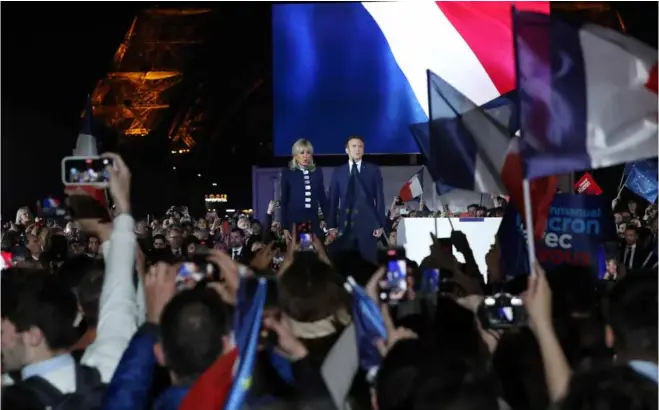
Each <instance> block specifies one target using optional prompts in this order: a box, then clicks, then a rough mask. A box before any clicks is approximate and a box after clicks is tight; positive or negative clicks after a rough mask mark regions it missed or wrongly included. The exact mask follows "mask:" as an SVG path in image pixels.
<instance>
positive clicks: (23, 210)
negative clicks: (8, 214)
mask: <svg viewBox="0 0 659 410" xmlns="http://www.w3.org/2000/svg"><path fill="white" fill-rule="evenodd" d="M23 215H27V216H29V217H30V220H32V212H31V211H30V208H28V207H27V206H22V207H20V208H19V209H18V211H16V225H20V224H21V217H22V216H23Z"/></svg>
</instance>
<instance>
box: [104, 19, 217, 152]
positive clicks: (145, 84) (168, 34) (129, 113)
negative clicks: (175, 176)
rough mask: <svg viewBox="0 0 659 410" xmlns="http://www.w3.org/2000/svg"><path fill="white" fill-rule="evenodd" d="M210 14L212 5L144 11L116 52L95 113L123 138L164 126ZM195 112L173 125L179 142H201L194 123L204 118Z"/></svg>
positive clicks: (174, 134)
mask: <svg viewBox="0 0 659 410" xmlns="http://www.w3.org/2000/svg"><path fill="white" fill-rule="evenodd" d="M210 14H211V10H210V9H161V8H152V9H147V10H144V11H142V12H140V13H139V14H138V15H137V16H136V17H135V18H134V19H133V22H132V24H131V26H130V29H129V30H128V32H127V33H126V35H125V37H124V41H123V42H122V43H121V45H120V46H119V48H118V49H117V51H116V53H115V55H114V58H113V62H112V67H111V70H110V72H109V73H108V74H107V76H106V77H105V78H103V79H102V80H100V81H99V82H98V83H97V85H96V88H95V89H94V92H93V93H92V97H91V99H92V105H93V107H94V116H95V117H96V118H98V119H100V120H101V121H102V122H104V123H105V125H106V126H107V127H109V128H112V129H114V130H115V131H116V132H117V133H118V134H119V135H120V138H134V137H144V136H146V135H148V134H149V133H151V132H152V131H153V130H155V129H156V128H157V127H158V126H159V125H162V121H163V119H164V118H165V114H166V111H167V110H168V109H169V108H170V107H171V105H172V102H173V99H174V98H175V96H176V94H175V93H176V91H177V86H179V85H180V84H181V82H182V81H183V79H184V75H185V70H186V68H187V66H188V65H189V63H190V61H191V59H192V57H193V56H194V55H195V53H196V52H198V48H199V45H200V44H201V43H203V41H204V31H205V28H206V24H205V23H206V22H208V21H209V17H210ZM193 105H194V104H193ZM193 111H194V110H187V111H186V110H185V109H184V112H186V114H183V116H182V117H181V119H180V120H179V121H176V123H175V124H176V126H174V127H172V129H171V130H170V135H169V138H170V139H171V140H172V142H173V143H180V144H183V145H184V146H186V147H188V148H191V147H192V146H194V145H195V139H194V137H193V131H194V130H195V126H194V123H195V121H198V120H199V119H200V118H199V115H198V114H197V115H193V114H192V112H193ZM187 112H191V114H189V115H188V114H187Z"/></svg>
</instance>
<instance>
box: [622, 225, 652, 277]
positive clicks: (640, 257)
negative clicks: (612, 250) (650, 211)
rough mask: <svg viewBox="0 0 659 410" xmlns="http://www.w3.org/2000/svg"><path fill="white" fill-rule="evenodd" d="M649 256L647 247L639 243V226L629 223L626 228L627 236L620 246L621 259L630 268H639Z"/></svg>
mask: <svg viewBox="0 0 659 410" xmlns="http://www.w3.org/2000/svg"><path fill="white" fill-rule="evenodd" d="M647 257H648V252H647V250H646V249H644V248H643V246H641V244H640V243H638V228H637V227H636V225H633V224H628V225H627V228H626V229H625V237H624V240H623V244H622V246H621V248H620V260H621V261H622V264H623V265H624V266H625V267H626V268H627V269H628V270H632V269H639V268H641V267H642V266H643V264H644V262H645V260H646V259H647Z"/></svg>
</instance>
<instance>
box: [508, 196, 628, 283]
mask: <svg viewBox="0 0 659 410" xmlns="http://www.w3.org/2000/svg"><path fill="white" fill-rule="evenodd" d="M614 239H615V224H614V222H613V215H612V212H611V207H610V204H609V203H608V201H607V199H606V198H605V197H604V196H602V195H598V196H594V195H572V194H556V196H555V197H554V201H553V202H552V204H551V208H550V210H549V218H548V219H547V226H546V228H545V234H544V236H543V238H542V239H540V240H536V241H535V250H536V257H537V259H538V262H540V264H541V265H542V266H543V267H544V268H545V269H551V268H553V267H556V266H560V265H563V264H570V265H577V266H589V267H591V268H593V270H597V269H598V266H599V252H600V249H601V246H602V245H603V244H605V243H606V242H608V241H610V240H614ZM498 240H499V246H501V257H502V266H501V268H502V269H504V271H503V272H504V275H506V276H507V277H510V276H518V275H523V274H528V256H527V255H528V254H527V251H526V232H525V229H524V226H523V223H522V217H521V216H520V214H519V213H518V212H517V210H516V209H514V207H508V209H507V210H506V215H505V216H504V218H503V221H502V222H501V227H500V229H499V233H498ZM522 261H525V262H522Z"/></svg>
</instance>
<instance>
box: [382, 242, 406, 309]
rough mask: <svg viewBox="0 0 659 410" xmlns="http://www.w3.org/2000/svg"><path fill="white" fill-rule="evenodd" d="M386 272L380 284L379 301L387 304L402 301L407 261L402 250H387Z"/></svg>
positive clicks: (404, 292)
mask: <svg viewBox="0 0 659 410" xmlns="http://www.w3.org/2000/svg"><path fill="white" fill-rule="evenodd" d="M384 259H385V266H386V269H387V272H386V274H385V279H384V280H383V281H382V282H381V283H380V299H381V300H382V301H387V302H389V303H397V302H399V301H401V300H404V299H405V297H406V295H407V261H406V259H405V249H404V248H391V249H387V250H386V253H385V257H384Z"/></svg>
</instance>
